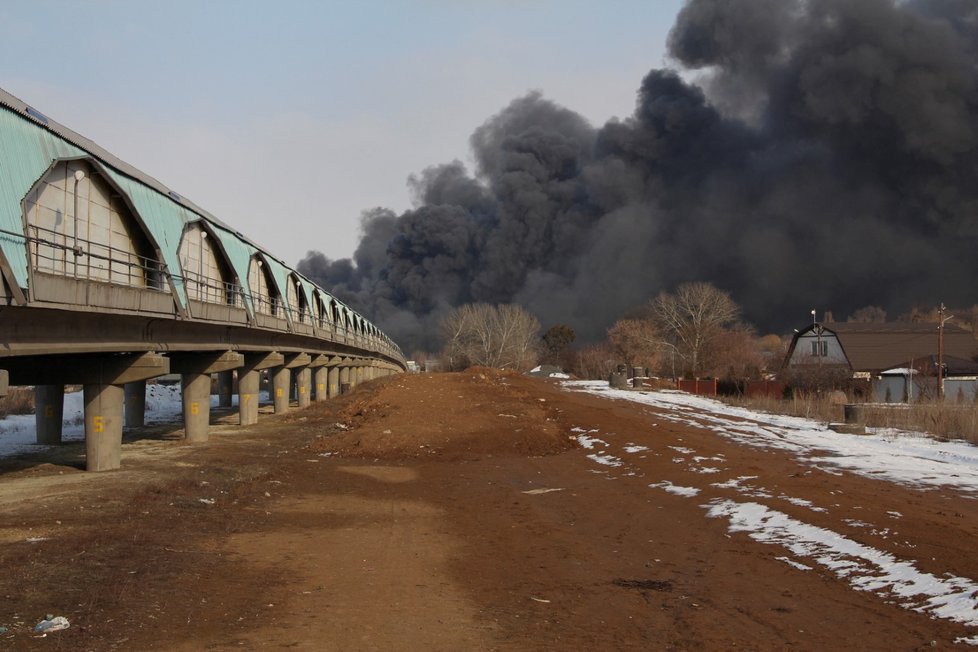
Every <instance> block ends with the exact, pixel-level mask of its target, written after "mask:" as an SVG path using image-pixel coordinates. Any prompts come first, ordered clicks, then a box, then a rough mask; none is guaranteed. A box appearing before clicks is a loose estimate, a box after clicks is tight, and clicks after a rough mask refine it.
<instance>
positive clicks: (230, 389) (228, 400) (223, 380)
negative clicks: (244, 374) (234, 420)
mask: <svg viewBox="0 0 978 652" xmlns="http://www.w3.org/2000/svg"><path fill="white" fill-rule="evenodd" d="M233 396H234V371H221V372H219V373H218V374H217V406H218V407H222V408H229V407H231V404H232V403H233V401H232V397H233Z"/></svg>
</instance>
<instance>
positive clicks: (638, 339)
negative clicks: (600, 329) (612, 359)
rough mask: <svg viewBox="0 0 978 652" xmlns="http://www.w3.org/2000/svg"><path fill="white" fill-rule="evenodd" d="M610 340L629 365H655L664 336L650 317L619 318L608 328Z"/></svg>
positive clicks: (620, 356)
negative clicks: (661, 335)
mask: <svg viewBox="0 0 978 652" xmlns="http://www.w3.org/2000/svg"><path fill="white" fill-rule="evenodd" d="M608 341H609V342H610V343H611V346H612V347H613V348H614V351H615V353H617V354H618V356H619V359H621V360H624V362H625V364H626V365H628V366H641V367H655V366H656V364H657V362H658V354H659V352H660V351H661V350H662V338H661V337H660V336H659V332H658V330H656V328H655V324H653V323H652V322H651V321H649V320H648V319H619V320H618V321H616V322H615V323H614V324H613V325H612V326H611V328H609V329H608Z"/></svg>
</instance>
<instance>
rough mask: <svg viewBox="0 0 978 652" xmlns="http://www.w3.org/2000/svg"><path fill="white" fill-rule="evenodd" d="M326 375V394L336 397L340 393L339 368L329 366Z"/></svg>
mask: <svg viewBox="0 0 978 652" xmlns="http://www.w3.org/2000/svg"><path fill="white" fill-rule="evenodd" d="M326 377H327V380H326V396H328V397H329V398H336V397H337V396H339V395H340V368H339V367H330V368H329V372H328V373H327V375H326Z"/></svg>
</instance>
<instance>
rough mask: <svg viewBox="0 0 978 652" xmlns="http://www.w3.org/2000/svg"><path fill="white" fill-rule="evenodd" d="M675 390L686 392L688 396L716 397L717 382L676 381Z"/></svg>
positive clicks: (713, 380)
mask: <svg viewBox="0 0 978 652" xmlns="http://www.w3.org/2000/svg"><path fill="white" fill-rule="evenodd" d="M676 389H678V390H679V391H681V392H688V393H690V394H696V395H698V396H716V395H717V380H716V378H712V379H710V380H683V379H680V380H677V381H676Z"/></svg>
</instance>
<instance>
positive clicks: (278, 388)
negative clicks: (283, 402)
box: [275, 387, 282, 396]
mask: <svg viewBox="0 0 978 652" xmlns="http://www.w3.org/2000/svg"><path fill="white" fill-rule="evenodd" d="M275 396H282V388H281V387H276V388H275Z"/></svg>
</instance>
